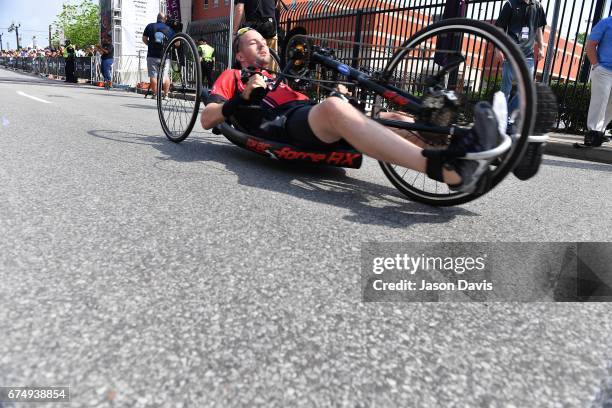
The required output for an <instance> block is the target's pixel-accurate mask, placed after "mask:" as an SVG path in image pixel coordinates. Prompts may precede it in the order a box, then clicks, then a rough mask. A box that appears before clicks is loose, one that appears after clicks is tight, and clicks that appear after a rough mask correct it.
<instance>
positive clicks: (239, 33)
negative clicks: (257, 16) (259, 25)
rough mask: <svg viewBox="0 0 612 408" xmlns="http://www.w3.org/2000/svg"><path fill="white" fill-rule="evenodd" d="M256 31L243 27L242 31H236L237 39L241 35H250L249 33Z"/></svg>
mask: <svg viewBox="0 0 612 408" xmlns="http://www.w3.org/2000/svg"><path fill="white" fill-rule="evenodd" d="M251 30H254V28H251V27H242V28H241V29H240V30H238V31H236V38H238V37H240V36H241V35H243V34H245V33H248V32H249V31H251Z"/></svg>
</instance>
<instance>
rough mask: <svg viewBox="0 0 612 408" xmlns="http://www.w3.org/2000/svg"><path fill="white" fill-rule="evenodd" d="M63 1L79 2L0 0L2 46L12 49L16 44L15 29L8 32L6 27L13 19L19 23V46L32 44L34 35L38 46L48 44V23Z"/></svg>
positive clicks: (51, 20)
mask: <svg viewBox="0 0 612 408" xmlns="http://www.w3.org/2000/svg"><path fill="white" fill-rule="evenodd" d="M64 3H77V4H78V3H80V2H77V1H74V0H0V34H2V47H3V48H6V46H7V44H6V43H7V42H8V43H9V46H10V47H9V48H11V49H14V48H16V46H17V40H16V36H15V31H13V32H11V33H9V32H8V27H9V26H10V25H11V23H12V22H13V21H14V22H15V25H17V24H18V23H21V27H20V28H19V36H20V37H21V41H20V43H21V46H22V47H27V46H30V45H32V36H36V38H37V43H38V46H39V47H44V46H47V45H49V24H52V23H53V21H54V20H55V18H56V16H57V14H59V12H60V11H61V10H62V4H64Z"/></svg>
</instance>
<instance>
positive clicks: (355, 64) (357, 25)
mask: <svg viewBox="0 0 612 408" xmlns="http://www.w3.org/2000/svg"><path fill="white" fill-rule="evenodd" d="M355 19H356V21H355V40H354V41H355V43H356V44H355V45H353V62H352V65H353V68H357V67H358V62H359V51H360V45H359V43H360V42H361V25H362V20H363V9H359V10H357V15H356V16H355Z"/></svg>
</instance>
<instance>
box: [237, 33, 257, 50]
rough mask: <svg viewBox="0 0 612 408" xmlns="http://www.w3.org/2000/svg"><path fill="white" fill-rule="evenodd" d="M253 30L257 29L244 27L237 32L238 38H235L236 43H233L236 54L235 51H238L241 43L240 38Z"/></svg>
mask: <svg viewBox="0 0 612 408" xmlns="http://www.w3.org/2000/svg"><path fill="white" fill-rule="evenodd" d="M252 30H255V29H254V28H251V27H242V28H241V29H240V30H238V31H236V37H234V41H233V42H232V48H233V49H234V52H236V51H235V50H237V49H238V43H239V42H240V37H242V36H243V35H244V34H246V33H248V32H249V31H252Z"/></svg>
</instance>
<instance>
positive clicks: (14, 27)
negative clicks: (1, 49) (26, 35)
mask: <svg viewBox="0 0 612 408" xmlns="http://www.w3.org/2000/svg"><path fill="white" fill-rule="evenodd" d="M19 27H21V23H19V24H18V25H15V23H11V26H10V27H9V28H8V30H9V33H10V32H13V31H15V35H16V37H17V49H19V48H20V47H19Z"/></svg>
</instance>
